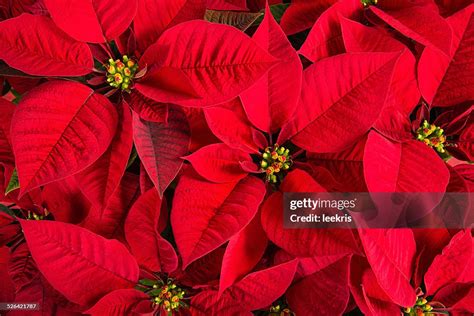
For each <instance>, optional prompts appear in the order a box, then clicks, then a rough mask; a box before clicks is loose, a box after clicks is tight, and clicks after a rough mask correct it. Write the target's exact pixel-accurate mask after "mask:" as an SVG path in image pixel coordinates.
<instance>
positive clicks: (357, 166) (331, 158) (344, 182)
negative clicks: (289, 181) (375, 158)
mask: <svg viewBox="0 0 474 316" xmlns="http://www.w3.org/2000/svg"><path fill="white" fill-rule="evenodd" d="M366 140H367V139H366V138H365V137H364V138H363V139H361V140H360V141H359V142H357V143H356V144H354V146H352V147H350V148H348V149H346V150H344V151H341V152H338V153H330V154H313V153H307V157H308V162H309V163H310V164H311V166H312V167H313V177H314V178H315V180H316V181H318V182H320V183H321V184H323V186H324V187H325V188H327V189H328V191H335V192H366V191H367V186H366V184H365V181H364V168H363V164H362V159H363V157H364V148H365V142H366ZM325 172H327V173H329V175H326V176H325V175H324V173H325Z"/></svg>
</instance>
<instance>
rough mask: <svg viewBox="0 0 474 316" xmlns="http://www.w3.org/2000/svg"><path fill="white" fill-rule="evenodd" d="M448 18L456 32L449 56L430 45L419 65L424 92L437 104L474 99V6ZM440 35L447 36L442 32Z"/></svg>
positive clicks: (428, 99) (420, 81)
mask: <svg viewBox="0 0 474 316" xmlns="http://www.w3.org/2000/svg"><path fill="white" fill-rule="evenodd" d="M447 21H448V23H449V26H447V27H450V28H451V29H452V30H453V35H454V36H453V43H452V45H451V51H450V54H449V56H446V54H443V53H442V52H440V51H437V50H436V49H433V48H432V47H427V48H425V49H424V50H423V54H422V55H421V58H420V61H419V64H418V80H419V85H420V90H421V94H422V95H423V97H424V98H425V100H426V101H427V102H428V103H429V104H431V105H433V106H451V105H455V104H457V103H461V102H464V101H468V100H473V99H474V79H473V77H472V73H473V72H474V64H473V63H472V60H473V59H474V52H473V51H472V42H473V41H474V5H471V6H469V7H467V8H465V9H464V10H462V11H460V12H459V13H457V14H455V15H453V16H451V17H450V18H448V19H447ZM436 36H437V37H439V38H442V37H443V36H441V35H440V34H439V33H437V34H436Z"/></svg>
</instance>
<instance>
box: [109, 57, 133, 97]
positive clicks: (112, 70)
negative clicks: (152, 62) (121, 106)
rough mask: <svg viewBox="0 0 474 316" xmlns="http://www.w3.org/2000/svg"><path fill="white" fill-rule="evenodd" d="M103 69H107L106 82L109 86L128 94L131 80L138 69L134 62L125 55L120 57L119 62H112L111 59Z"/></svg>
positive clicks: (117, 60)
mask: <svg viewBox="0 0 474 316" xmlns="http://www.w3.org/2000/svg"><path fill="white" fill-rule="evenodd" d="M105 68H106V69H107V82H108V83H109V85H110V86H112V87H114V88H117V89H121V90H124V91H127V92H130V87H131V85H132V79H133V78H134V76H135V73H136V72H137V69H138V64H137V62H136V61H135V60H133V59H131V58H129V57H128V56H127V55H124V56H122V59H121V60H120V59H116V60H113V59H112V58H111V59H109V64H108V65H106V66H105Z"/></svg>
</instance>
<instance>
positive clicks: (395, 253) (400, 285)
mask: <svg viewBox="0 0 474 316" xmlns="http://www.w3.org/2000/svg"><path fill="white" fill-rule="evenodd" d="M359 236H360V239H361V241H362V245H363V246H364V249H365V254H366V256H367V260H368V261H369V263H370V266H371V267H372V270H373V271H374V274H375V276H376V278H377V281H378V283H379V284H380V287H381V288H382V289H384V291H385V292H386V294H387V295H388V296H389V297H390V298H391V300H392V301H393V302H394V303H396V304H398V305H400V306H413V305H414V304H415V301H416V294H415V290H414V289H413V287H412V286H411V285H410V279H411V275H412V268H413V260H414V256H415V252H416V244H415V239H414V238H413V233H412V231H411V230H409V229H360V230H359Z"/></svg>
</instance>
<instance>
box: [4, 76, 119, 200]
mask: <svg viewBox="0 0 474 316" xmlns="http://www.w3.org/2000/svg"><path fill="white" fill-rule="evenodd" d="M116 126H117V111H116V110H115V108H114V107H113V105H112V103H110V101H109V100H108V99H107V98H106V97H104V96H103V95H101V94H97V93H94V91H93V90H92V89H90V88H88V87H86V86H84V85H82V84H80V83H76V82H68V81H52V82H48V83H45V84H43V85H41V86H39V87H37V88H35V89H33V90H31V91H30V92H29V93H28V94H27V95H25V96H24V97H23V99H22V100H21V102H20V104H19V105H18V108H17V110H16V111H15V114H14V115H13V120H12V130H11V135H12V144H13V152H14V153H15V157H16V167H17V170H18V178H19V180H20V186H21V193H22V194H23V193H25V192H27V191H29V190H31V189H34V188H36V187H38V186H40V185H42V184H46V183H49V182H52V181H55V180H58V179H61V178H65V177H67V176H70V175H73V174H75V173H77V172H78V171H81V170H82V169H84V168H86V167H88V166H89V165H91V164H92V163H93V162H94V161H96V160H97V159H98V158H99V157H100V156H101V155H102V154H103V153H104V152H105V151H106V149H107V147H108V146H109V144H110V141H111V140H112V138H113V136H114V133H115V128H116ZM32 139H34V142H32V141H31V140H32Z"/></svg>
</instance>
